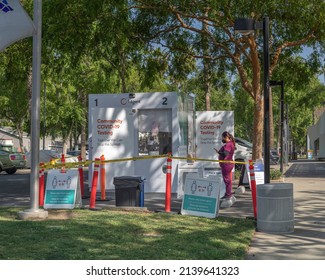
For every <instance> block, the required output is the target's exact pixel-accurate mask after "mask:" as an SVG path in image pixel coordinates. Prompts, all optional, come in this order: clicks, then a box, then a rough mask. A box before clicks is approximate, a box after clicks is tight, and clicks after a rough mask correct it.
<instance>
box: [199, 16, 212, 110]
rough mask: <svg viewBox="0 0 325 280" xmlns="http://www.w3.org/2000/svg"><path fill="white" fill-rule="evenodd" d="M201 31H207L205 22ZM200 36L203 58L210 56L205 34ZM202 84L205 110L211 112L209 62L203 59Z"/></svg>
mask: <svg viewBox="0 0 325 280" xmlns="http://www.w3.org/2000/svg"><path fill="white" fill-rule="evenodd" d="M205 16H208V12H205ZM202 29H203V30H204V31H206V32H207V31H208V25H207V24H206V22H204V23H203V26H202ZM201 36H202V49H203V54H204V56H205V57H208V56H209V54H210V49H209V41H208V38H207V36H206V34H205V33H203V34H201ZM203 81H204V82H203V83H204V93H205V110H206V111H210V110H211V60H210V59H203Z"/></svg>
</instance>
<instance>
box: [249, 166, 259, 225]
mask: <svg viewBox="0 0 325 280" xmlns="http://www.w3.org/2000/svg"><path fill="white" fill-rule="evenodd" d="M249 175H250V179H251V191H252V200H253V210H254V219H255V220H256V219H257V206H256V180H255V172H254V164H253V161H252V160H249Z"/></svg>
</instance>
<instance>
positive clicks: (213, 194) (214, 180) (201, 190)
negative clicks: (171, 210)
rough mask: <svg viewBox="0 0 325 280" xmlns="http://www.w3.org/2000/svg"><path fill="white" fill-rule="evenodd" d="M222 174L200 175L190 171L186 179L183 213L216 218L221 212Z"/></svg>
mask: <svg viewBox="0 0 325 280" xmlns="http://www.w3.org/2000/svg"><path fill="white" fill-rule="evenodd" d="M220 186H221V177H220V176H208V177H206V178H203V177H200V176H199V175H198V174H192V173H189V174H188V175H187V176H186V180H185V189H184V196H183V201H182V209H181V213H182V214H183V215H184V214H185V215H193V216H202V217H207V218H215V217H217V215H218V212H219V193H220Z"/></svg>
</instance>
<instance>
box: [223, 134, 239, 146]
mask: <svg viewBox="0 0 325 280" xmlns="http://www.w3.org/2000/svg"><path fill="white" fill-rule="evenodd" d="M224 137H229V139H230V141H232V142H233V143H234V146H236V142H235V138H234V136H232V134H230V133H229V132H228V131H224V132H222V138H224Z"/></svg>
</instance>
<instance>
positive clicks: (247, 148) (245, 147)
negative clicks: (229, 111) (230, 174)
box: [235, 137, 253, 170]
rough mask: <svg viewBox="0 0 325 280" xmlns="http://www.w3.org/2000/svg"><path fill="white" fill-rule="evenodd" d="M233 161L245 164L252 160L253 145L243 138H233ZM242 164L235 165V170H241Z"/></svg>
mask: <svg viewBox="0 0 325 280" xmlns="http://www.w3.org/2000/svg"><path fill="white" fill-rule="evenodd" d="M235 142H236V150H235V161H239V162H247V161H248V160H250V159H252V152H253V144H252V143H251V142H249V141H247V140H245V139H243V138H240V137H235ZM241 168H242V164H239V163H238V164H235V169H236V170H241Z"/></svg>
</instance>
